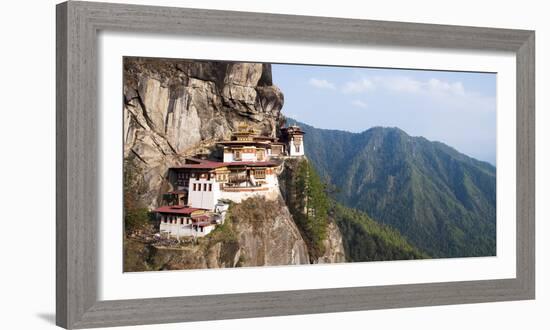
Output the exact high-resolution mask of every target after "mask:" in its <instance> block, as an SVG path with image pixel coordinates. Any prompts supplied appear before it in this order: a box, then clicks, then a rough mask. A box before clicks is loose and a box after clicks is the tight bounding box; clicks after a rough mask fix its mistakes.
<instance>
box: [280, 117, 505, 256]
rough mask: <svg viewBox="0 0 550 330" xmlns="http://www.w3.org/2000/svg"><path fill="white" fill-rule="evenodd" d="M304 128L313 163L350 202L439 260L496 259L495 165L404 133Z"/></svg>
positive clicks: (341, 199) (339, 196) (338, 196)
mask: <svg viewBox="0 0 550 330" xmlns="http://www.w3.org/2000/svg"><path fill="white" fill-rule="evenodd" d="M289 122H294V121H293V120H289ZM298 124H299V125H300V126H301V127H302V129H303V130H304V131H305V132H306V138H305V139H304V141H305V150H306V154H307V157H308V159H309V160H310V161H311V162H312V163H313V165H314V166H315V168H316V169H317V171H318V173H319V175H320V176H321V177H322V178H323V179H324V180H325V181H327V182H329V183H330V184H331V185H333V186H334V187H335V188H336V189H337V190H338V193H335V194H334V196H332V197H333V198H335V199H336V200H338V201H339V202H341V203H342V204H344V205H346V206H347V207H351V208H355V209H358V210H362V211H365V212H367V213H368V214H369V216H371V217H372V218H373V219H375V220H376V221H379V222H382V223H384V224H388V225H390V226H391V227H393V228H395V229H397V230H399V232H400V233H401V234H403V235H404V236H405V237H406V238H407V239H408V241H409V242H411V243H412V244H414V245H415V246H416V247H418V248H419V249H420V250H422V251H425V252H426V253H428V254H429V255H430V256H432V257H466V256H487V255H495V253H496V169H495V167H493V166H492V165H490V164H489V163H485V162H481V161H478V160H475V159H473V158H470V157H468V156H466V155H463V154H461V153H459V152H458V151H456V150H455V149H453V148H451V147H449V146H446V145H445V144H443V143H439V142H431V141H428V140H426V139H425V138H422V137H411V136H409V135H407V134H406V133H405V132H403V131H402V130H400V129H398V128H381V127H375V128H371V129H369V130H367V131H364V132H362V133H350V132H345V131H335V130H324V129H317V128H314V127H311V126H309V125H306V124H303V123H299V122H298Z"/></svg>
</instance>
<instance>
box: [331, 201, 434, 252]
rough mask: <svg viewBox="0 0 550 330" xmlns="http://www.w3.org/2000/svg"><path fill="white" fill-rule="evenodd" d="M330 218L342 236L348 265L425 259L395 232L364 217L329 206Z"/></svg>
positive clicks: (355, 212) (359, 212)
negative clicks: (352, 263)
mask: <svg viewBox="0 0 550 330" xmlns="http://www.w3.org/2000/svg"><path fill="white" fill-rule="evenodd" d="M330 217H331V218H332V219H333V220H334V221H335V222H336V224H337V225H338V228H339V229H340V232H341V233H342V237H343V243H344V250H345V252H346V256H347V258H348V259H349V261H386V260H408V259H425V258H427V257H428V256H427V255H426V254H424V253H422V252H420V251H419V250H418V249H417V248H416V247H414V246H412V245H411V244H410V243H409V242H407V240H406V239H405V238H404V237H403V236H402V235H401V234H400V233H399V232H398V231H397V230H395V229H393V228H391V227H389V226H386V225H383V224H380V223H378V222H376V221H374V220H372V219H371V218H370V217H369V216H368V215H367V214H366V213H364V212H361V211H358V210H355V209H351V208H348V207H345V206H342V205H341V204H339V203H333V207H332V209H331V212H330Z"/></svg>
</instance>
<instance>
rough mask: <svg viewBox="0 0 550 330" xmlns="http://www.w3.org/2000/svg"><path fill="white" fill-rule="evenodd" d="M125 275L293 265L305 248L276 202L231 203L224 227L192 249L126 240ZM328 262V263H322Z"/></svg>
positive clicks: (299, 261) (303, 257)
mask: <svg viewBox="0 0 550 330" xmlns="http://www.w3.org/2000/svg"><path fill="white" fill-rule="evenodd" d="M124 260H125V270H126V271H144V270H172V269H201V268H231V267H251V266H268V265H269V266H277V265H299V264H308V263H309V262H310V259H309V255H308V252H307V246H306V243H305V242H304V240H303V239H302V236H301V235H300V231H299V230H298V228H297V227H296V224H295V223H294V221H293V219H292V216H291V214H290V212H289V211H288V208H287V207H286V205H285V203H284V201H283V200H282V199H279V200H275V201H272V200H266V199H265V198H263V197H254V198H249V199H247V200H245V201H243V202H242V203H239V204H233V205H232V206H231V207H230V209H229V214H228V216H227V219H226V223H225V224H224V225H223V226H220V227H218V228H217V229H216V230H215V231H214V232H212V233H211V234H210V235H208V236H206V237H205V238H201V239H199V240H198V241H197V242H195V243H194V244H185V245H183V246H175V247H159V246H151V245H146V244H142V243H140V242H139V241H138V240H135V239H127V240H126V249H125V258H124ZM327 262H330V259H327Z"/></svg>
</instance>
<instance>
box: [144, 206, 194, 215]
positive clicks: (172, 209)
mask: <svg viewBox="0 0 550 330" xmlns="http://www.w3.org/2000/svg"><path fill="white" fill-rule="evenodd" d="M195 211H204V209H199V208H196V207H186V206H179V205H166V206H161V207H159V208H156V209H155V210H153V212H157V213H173V214H184V215H190V214H191V213H193V212H195Z"/></svg>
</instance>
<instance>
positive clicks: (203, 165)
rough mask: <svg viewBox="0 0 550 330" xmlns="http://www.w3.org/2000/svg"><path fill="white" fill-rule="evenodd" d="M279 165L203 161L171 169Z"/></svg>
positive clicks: (272, 163)
mask: <svg viewBox="0 0 550 330" xmlns="http://www.w3.org/2000/svg"><path fill="white" fill-rule="evenodd" d="M277 165H279V164H278V163H276V162H270V161H267V162H254V161H244V162H213V161H205V162H203V163H200V164H183V165H180V166H176V167H172V168H174V169H178V168H182V169H183V168H189V169H206V170H208V169H215V168H219V167H225V166H229V167H231V166H266V167H271V166H277Z"/></svg>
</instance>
